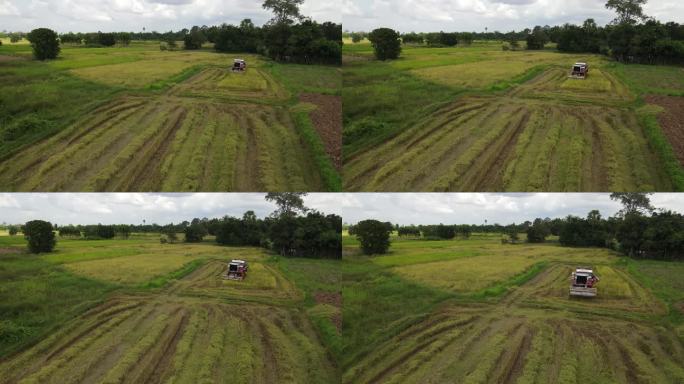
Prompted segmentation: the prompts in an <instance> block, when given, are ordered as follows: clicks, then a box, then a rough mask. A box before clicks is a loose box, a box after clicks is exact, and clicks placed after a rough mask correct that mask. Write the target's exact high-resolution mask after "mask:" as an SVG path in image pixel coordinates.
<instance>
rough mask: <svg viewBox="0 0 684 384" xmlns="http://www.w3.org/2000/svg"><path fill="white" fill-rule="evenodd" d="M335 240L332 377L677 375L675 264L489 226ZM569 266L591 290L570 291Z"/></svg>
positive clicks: (658, 378) (682, 372)
mask: <svg viewBox="0 0 684 384" xmlns="http://www.w3.org/2000/svg"><path fill="white" fill-rule="evenodd" d="M344 246H345V255H346V256H345V259H346V260H345V261H344V263H343V271H344V279H345V281H346V282H347V284H345V286H344V291H343V298H344V303H345V305H344V310H343V311H344V320H345V328H344V340H345V342H346V345H345V348H346V349H345V350H346V351H348V353H347V354H346V355H345V358H344V359H343V371H344V373H343V380H342V381H343V383H399V382H401V383H444V382H458V383H551V382H553V383H576V382H577V381H578V380H579V381H596V382H611V383H612V382H618V383H627V382H643V383H673V384H674V383H679V382H681V381H682V380H684V365H683V364H682V361H684V359H683V358H684V332H682V329H683V328H684V313H683V312H680V309H679V308H678V307H677V306H676V305H673V304H676V303H679V302H681V301H682V300H684V294H682V292H684V291H682V290H681V289H680V288H681V287H680V286H681V284H682V279H681V278H680V277H679V276H678V274H679V273H680V272H682V271H684V269H683V268H684V264H682V263H668V262H654V261H634V260H627V259H623V258H621V257H619V256H618V255H617V254H616V253H614V252H611V251H608V250H605V249H592V248H565V247H560V246H559V245H557V244H555V243H549V244H539V245H532V244H517V245H511V244H501V242H500V235H496V234H488V235H485V234H474V236H473V237H472V239H470V240H462V239H459V240H453V241H424V240H406V239H399V238H396V237H394V238H393V242H392V246H391V248H390V253H389V254H387V255H383V256H374V257H366V256H360V255H359V254H358V248H357V243H356V241H355V239H353V238H350V237H348V236H347V237H346V239H345V242H344ZM577 266H592V267H593V268H594V269H595V271H596V273H597V274H598V275H599V277H600V278H601V281H600V282H599V284H598V296H597V297H596V298H594V299H583V300H581V299H576V298H570V297H569V295H568V289H569V276H570V273H571V271H572V269H573V268H575V267H577ZM367 308H375V310H374V311H372V312H369V311H367Z"/></svg>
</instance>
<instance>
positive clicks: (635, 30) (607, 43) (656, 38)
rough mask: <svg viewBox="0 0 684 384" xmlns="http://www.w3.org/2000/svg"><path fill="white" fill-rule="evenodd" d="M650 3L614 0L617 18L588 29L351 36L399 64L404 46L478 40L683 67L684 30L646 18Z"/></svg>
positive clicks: (450, 44) (380, 30) (381, 30)
mask: <svg viewBox="0 0 684 384" xmlns="http://www.w3.org/2000/svg"><path fill="white" fill-rule="evenodd" d="M645 3H646V0H608V1H607V3H606V8H609V9H612V10H615V11H616V13H617V15H618V16H617V18H616V19H615V20H614V21H613V22H612V23H611V24H608V25H606V26H599V25H597V23H596V21H595V20H594V19H587V20H586V21H585V22H584V23H583V24H582V25H573V24H569V23H568V24H564V25H560V26H553V27H551V26H548V25H546V26H536V27H534V28H532V29H530V28H526V29H524V30H522V31H511V32H507V33H502V32H499V31H494V32H489V31H486V32H484V33H476V32H472V33H471V32H443V31H442V32H433V33H415V32H411V33H403V34H400V33H399V32H397V31H394V30H392V29H389V28H378V29H375V30H374V31H372V32H371V33H364V32H345V36H346V37H350V38H351V39H352V41H353V42H360V41H361V40H363V39H364V38H368V39H369V40H370V42H371V44H372V45H373V48H374V51H375V55H376V57H377V58H378V59H379V60H388V59H396V58H397V57H399V55H400V54H401V49H402V44H403V45H406V44H419V45H426V46H427V47H453V46H456V45H466V46H467V45H470V44H471V43H472V42H473V40H497V41H504V45H503V49H504V50H516V49H518V48H520V43H519V42H520V41H525V42H526V44H527V46H526V48H527V49H529V50H539V49H544V48H545V47H546V44H547V43H549V42H552V43H556V47H557V49H558V50H559V51H561V52H575V53H597V54H604V55H608V56H611V57H613V58H614V59H615V60H617V61H620V62H623V63H641V64H682V63H684V25H683V24H679V23H677V22H668V23H665V24H663V23H661V22H660V21H658V20H656V19H654V18H651V17H648V16H646V15H645V14H644V12H643V9H642V6H643V4H645Z"/></svg>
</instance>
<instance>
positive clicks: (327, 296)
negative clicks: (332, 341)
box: [314, 292, 342, 332]
mask: <svg viewBox="0 0 684 384" xmlns="http://www.w3.org/2000/svg"><path fill="white" fill-rule="evenodd" d="M314 299H315V300H316V303H317V304H328V305H332V306H334V307H337V308H342V293H340V292H336V293H330V292H316V294H314ZM330 321H332V323H333V324H334V325H335V328H337V331H338V332H342V312H341V311H340V312H339V313H336V314H335V315H333V316H332V318H331V319H330Z"/></svg>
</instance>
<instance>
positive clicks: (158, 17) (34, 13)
mask: <svg viewBox="0 0 684 384" xmlns="http://www.w3.org/2000/svg"><path fill="white" fill-rule="evenodd" d="M261 4H262V1H260V0H0V25H1V26H2V29H3V30H8V31H25V32H27V31H29V30H31V29H33V28H37V27H48V28H52V29H55V30H57V31H58V32H60V33H62V32H69V31H71V32H94V31H103V32H110V31H133V32H138V31H142V29H143V28H145V29H146V30H147V31H158V32H166V31H169V30H180V29H182V28H190V27H192V26H193V25H218V24H221V23H230V24H238V23H239V22H240V21H241V20H242V19H245V18H251V19H252V21H254V22H255V23H256V24H258V25H260V24H263V23H265V22H266V21H268V20H269V19H270V18H271V17H272V15H271V14H270V13H269V12H268V11H266V10H264V9H262V7H261ZM302 13H303V14H304V15H306V16H310V17H312V18H313V19H314V20H317V21H321V22H323V21H334V22H338V23H339V22H341V21H342V15H341V12H340V10H339V3H338V2H337V0H306V1H305V2H304V5H303V6H302Z"/></svg>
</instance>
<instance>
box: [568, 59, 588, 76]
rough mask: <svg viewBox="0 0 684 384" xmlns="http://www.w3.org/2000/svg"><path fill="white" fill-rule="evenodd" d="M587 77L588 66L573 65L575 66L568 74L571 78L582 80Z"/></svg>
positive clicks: (581, 64) (582, 64) (585, 64)
mask: <svg viewBox="0 0 684 384" xmlns="http://www.w3.org/2000/svg"><path fill="white" fill-rule="evenodd" d="M587 76H589V64H587V63H575V65H573V66H572V72H571V73H570V77H571V78H573V79H581V80H584V79H586V78H587Z"/></svg>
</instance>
